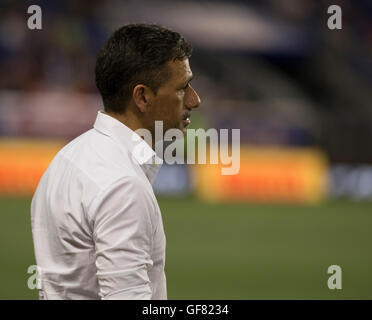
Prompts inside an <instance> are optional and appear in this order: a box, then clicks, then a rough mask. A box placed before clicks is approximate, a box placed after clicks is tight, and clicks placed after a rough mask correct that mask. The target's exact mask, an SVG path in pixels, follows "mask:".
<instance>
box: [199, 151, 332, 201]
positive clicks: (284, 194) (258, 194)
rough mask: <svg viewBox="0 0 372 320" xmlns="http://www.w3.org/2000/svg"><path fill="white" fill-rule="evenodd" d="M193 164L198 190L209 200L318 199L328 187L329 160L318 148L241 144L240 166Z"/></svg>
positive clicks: (321, 198) (322, 196)
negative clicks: (228, 170)
mask: <svg viewBox="0 0 372 320" xmlns="http://www.w3.org/2000/svg"><path fill="white" fill-rule="evenodd" d="M222 167H224V166H223V165H221V164H217V165H214V164H205V165H195V166H193V176H194V182H195V185H196V194H197V195H198V196H199V197H200V198H202V199H204V200H208V201H212V202H219V201H237V202H279V203H280V202H283V203H309V204H311V203H318V202H321V201H322V200H323V199H324V198H325V196H326V194H327V189H328V163H327V158H326V156H325V155H324V153H323V152H322V151H320V150H318V149H315V148H288V147H250V146H242V147H241V151H240V170H239V172H238V174H236V175H222V174H221V168H222Z"/></svg>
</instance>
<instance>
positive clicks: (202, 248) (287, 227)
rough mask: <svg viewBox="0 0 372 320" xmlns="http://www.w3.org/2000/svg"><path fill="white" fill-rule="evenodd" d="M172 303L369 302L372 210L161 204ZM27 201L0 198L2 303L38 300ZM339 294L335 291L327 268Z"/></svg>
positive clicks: (368, 206)
mask: <svg viewBox="0 0 372 320" xmlns="http://www.w3.org/2000/svg"><path fill="white" fill-rule="evenodd" d="M159 204H160V207H161V209H162V212H163V220H164V227H165V231H166V235H167V263H166V273H167V280H168V297H169V299H372V250H371V249H372V203H351V202H346V201H345V202H330V203H327V204H324V205H322V206H317V207H306V206H284V205H276V206H274V205H243V204H242V205H227V204H226V205H210V204H205V203H202V202H200V201H199V200H196V199H194V198H173V199H170V198H159ZM29 207H30V199H24V198H0V215H1V224H0V231H1V232H0V248H1V250H0V281H1V287H0V299H36V298H37V294H36V292H35V291H33V290H29V289H28V288H27V279H28V277H29V276H30V275H29V274H27V268H28V266H29V265H32V264H34V263H35V262H34V255H33V247H32V236H31V228H30V217H29ZM333 264H336V265H339V266H340V267H341V268H342V290H330V289H328V287H327V280H328V277H329V276H330V275H328V274H327V269H328V267H329V266H330V265H333Z"/></svg>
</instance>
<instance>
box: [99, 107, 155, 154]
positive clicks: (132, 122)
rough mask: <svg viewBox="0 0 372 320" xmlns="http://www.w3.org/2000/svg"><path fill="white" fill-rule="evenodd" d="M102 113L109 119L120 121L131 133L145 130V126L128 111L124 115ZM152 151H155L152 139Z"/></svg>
mask: <svg viewBox="0 0 372 320" xmlns="http://www.w3.org/2000/svg"><path fill="white" fill-rule="evenodd" d="M103 113H104V114H107V115H108V116H110V117H113V118H115V119H116V120H118V121H120V122H121V123H123V124H124V125H126V126H127V127H128V128H129V129H131V130H133V131H136V130H137V129H143V128H145V129H146V126H145V125H144V123H143V122H142V121H141V120H140V119H139V118H138V117H137V116H135V115H133V114H132V113H131V112H129V111H128V112H126V113H124V114H117V113H113V112H107V111H104V112H103ZM150 131H151V130H150ZM151 134H152V133H151ZM142 139H143V137H142ZM152 149H153V150H155V143H154V141H153V139H152Z"/></svg>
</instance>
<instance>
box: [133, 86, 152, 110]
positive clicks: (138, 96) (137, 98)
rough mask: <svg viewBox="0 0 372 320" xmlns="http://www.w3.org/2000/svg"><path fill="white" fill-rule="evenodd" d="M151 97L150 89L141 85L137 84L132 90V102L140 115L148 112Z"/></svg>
mask: <svg viewBox="0 0 372 320" xmlns="http://www.w3.org/2000/svg"><path fill="white" fill-rule="evenodd" d="M152 96H153V93H152V91H151V89H150V88H149V87H147V86H145V85H143V84H137V85H136V86H135V87H134V88H133V101H134V103H135V105H136V106H137V108H138V109H139V110H140V112H142V113H144V112H146V111H147V110H148V108H149V105H150V104H149V102H150V101H151V99H152Z"/></svg>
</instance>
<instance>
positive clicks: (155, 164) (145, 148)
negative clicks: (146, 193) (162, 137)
mask: <svg viewBox="0 0 372 320" xmlns="http://www.w3.org/2000/svg"><path fill="white" fill-rule="evenodd" d="M94 129H96V130H97V131H99V132H101V133H103V134H105V135H107V136H109V137H112V138H113V139H114V140H115V141H116V142H117V143H119V145H121V146H122V147H124V148H125V149H126V150H127V151H129V153H130V154H131V156H132V158H133V159H134V160H135V161H136V162H137V163H138V164H139V165H140V167H141V168H142V170H143V171H144V173H145V175H146V177H147V178H148V179H149V181H150V183H151V184H152V183H153V182H154V181H155V178H156V175H157V173H158V171H159V169H160V167H161V165H162V163H163V160H162V159H161V158H159V157H158V156H157V155H156V153H155V151H154V150H153V149H152V148H151V147H150V146H149V145H148V144H147V143H146V141H145V140H144V139H142V138H141V137H140V136H139V135H138V134H137V133H136V132H134V131H133V130H132V129H130V128H128V127H127V126H126V125H125V124H123V123H122V122H120V121H119V120H117V119H115V118H113V117H111V116H109V115H107V114H105V113H103V112H102V111H98V114H97V118H96V121H95V123H94Z"/></svg>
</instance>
